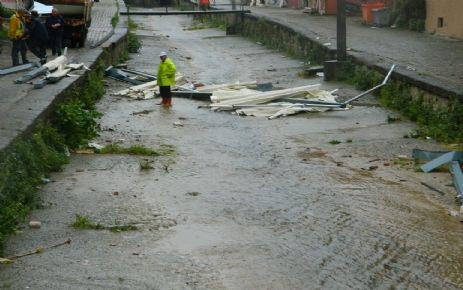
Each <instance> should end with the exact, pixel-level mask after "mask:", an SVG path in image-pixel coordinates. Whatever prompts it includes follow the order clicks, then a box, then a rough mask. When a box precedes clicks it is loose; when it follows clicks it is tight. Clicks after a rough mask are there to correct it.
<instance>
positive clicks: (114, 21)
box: [111, 12, 119, 28]
mask: <svg viewBox="0 0 463 290" xmlns="http://www.w3.org/2000/svg"><path fill="white" fill-rule="evenodd" d="M117 23H119V12H116V14H114V16H113V18H111V25H112V26H113V28H115V27H116V25H117Z"/></svg>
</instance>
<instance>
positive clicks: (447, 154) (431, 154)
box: [412, 149, 463, 214]
mask: <svg viewBox="0 0 463 290" xmlns="http://www.w3.org/2000/svg"><path fill="white" fill-rule="evenodd" d="M412 157H413V158H414V159H415V160H427V161H429V162H427V163H426V164H424V165H423V166H421V167H420V168H421V170H422V171H423V172H426V173H428V172H431V171H433V170H434V169H436V168H439V167H441V166H442V165H445V164H449V165H450V173H451V174H452V176H453V183H454V185H455V189H456V190H457V193H458V195H457V198H458V199H459V201H460V202H461V203H462V204H463V171H462V168H463V151H425V150H420V149H414V150H413V153H412ZM462 209H463V206H462ZM462 214H463V212H462Z"/></svg>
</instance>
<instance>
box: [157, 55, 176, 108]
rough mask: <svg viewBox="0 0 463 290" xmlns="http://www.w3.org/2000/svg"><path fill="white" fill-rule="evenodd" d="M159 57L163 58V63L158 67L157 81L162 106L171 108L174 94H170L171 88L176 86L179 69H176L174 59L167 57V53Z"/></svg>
mask: <svg viewBox="0 0 463 290" xmlns="http://www.w3.org/2000/svg"><path fill="white" fill-rule="evenodd" d="M159 57H160V58H161V62H160V63H159V66H158V75H157V81H158V86H159V93H160V94H161V97H162V102H161V104H160V105H163V106H164V107H170V106H172V94H171V92H170V87H171V86H175V72H176V71H177V68H176V67H175V64H174V62H173V61H172V59H170V58H168V57H167V53H166V52H164V51H163V52H161V54H160V55H159Z"/></svg>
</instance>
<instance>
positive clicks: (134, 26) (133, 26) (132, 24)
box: [127, 18, 138, 31]
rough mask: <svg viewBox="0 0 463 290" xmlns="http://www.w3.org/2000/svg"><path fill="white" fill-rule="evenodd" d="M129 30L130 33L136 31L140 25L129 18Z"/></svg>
mask: <svg viewBox="0 0 463 290" xmlns="http://www.w3.org/2000/svg"><path fill="white" fill-rule="evenodd" d="M127 28H128V29H129V31H135V30H137V28H138V24H137V23H136V22H135V21H133V20H132V19H130V18H129V21H128V23H127Z"/></svg>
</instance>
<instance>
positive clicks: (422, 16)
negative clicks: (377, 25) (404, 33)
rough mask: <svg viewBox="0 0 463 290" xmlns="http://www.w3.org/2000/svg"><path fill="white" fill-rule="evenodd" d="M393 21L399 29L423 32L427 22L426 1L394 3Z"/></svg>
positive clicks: (409, 0)
mask: <svg viewBox="0 0 463 290" xmlns="http://www.w3.org/2000/svg"><path fill="white" fill-rule="evenodd" d="M391 19H392V20H393V24H394V25H395V26H396V27H398V28H404V29H409V30H412V31H418V32H422V31H424V28H425V20H426V0H396V1H394V5H393V9H392V13H391Z"/></svg>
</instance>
